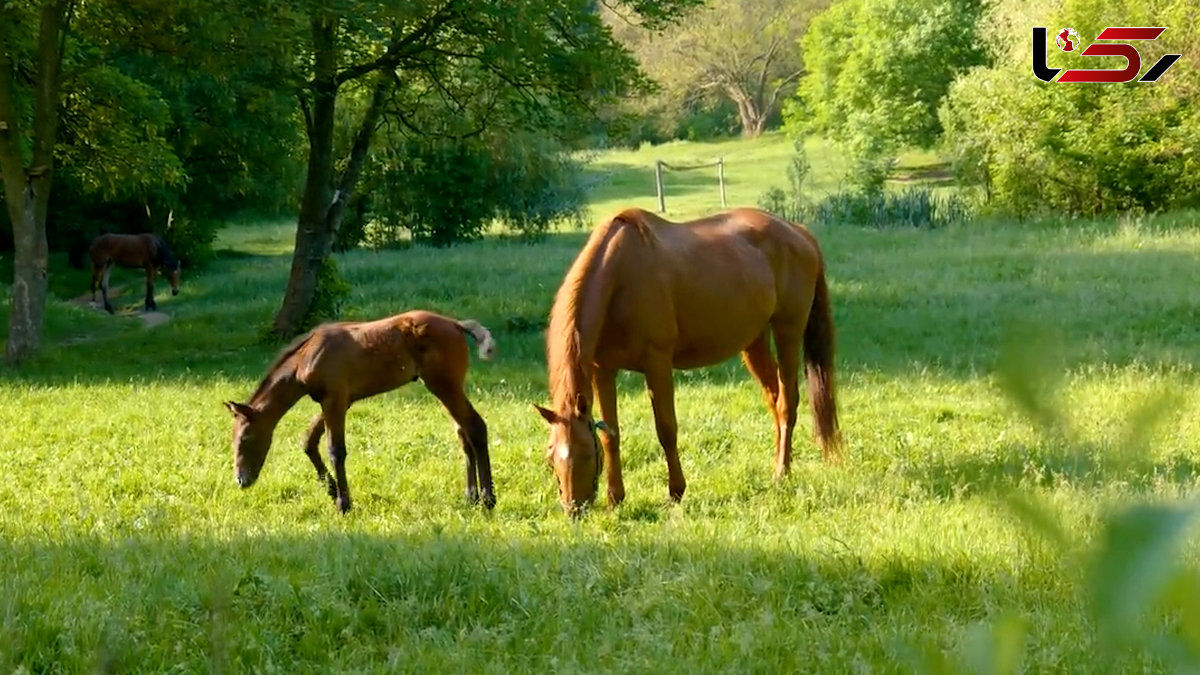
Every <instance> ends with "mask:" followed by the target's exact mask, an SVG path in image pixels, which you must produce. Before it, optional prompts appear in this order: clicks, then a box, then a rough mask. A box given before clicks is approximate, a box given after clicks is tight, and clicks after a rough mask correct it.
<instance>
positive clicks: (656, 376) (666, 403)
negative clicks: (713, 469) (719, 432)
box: [645, 355, 687, 501]
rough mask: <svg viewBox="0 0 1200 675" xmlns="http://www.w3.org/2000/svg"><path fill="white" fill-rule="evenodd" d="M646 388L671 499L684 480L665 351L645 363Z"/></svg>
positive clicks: (676, 497) (677, 497) (672, 385)
mask: <svg viewBox="0 0 1200 675" xmlns="http://www.w3.org/2000/svg"><path fill="white" fill-rule="evenodd" d="M645 374H646V388H647V389H649V390H650V405H651V406H652V407H653V408H654V428H655V430H656V431H657V432H658V442H659V444H660V445H662V449H663V455H664V456H665V457H666V460H667V488H668V491H669V492H670V495H671V499H673V500H675V501H679V500H681V499H683V491H684V490H686V489H687V481H686V480H684V478H683V468H682V467H681V466H680V465H679V448H678V446H677V442H678V433H679V426H678V424H677V422H676V421H675V380H674V377H673V376H674V372H673V367H672V364H671V358H670V356H669V355H662V356H660V357H657V358H654V359H653V360H652V361H651V363H649V364H648V365H647V366H646V367H645Z"/></svg>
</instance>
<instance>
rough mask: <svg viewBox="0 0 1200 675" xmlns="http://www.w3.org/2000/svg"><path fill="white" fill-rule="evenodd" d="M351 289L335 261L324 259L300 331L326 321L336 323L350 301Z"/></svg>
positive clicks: (331, 257) (333, 259) (329, 258)
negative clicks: (315, 288)
mask: <svg viewBox="0 0 1200 675" xmlns="http://www.w3.org/2000/svg"><path fill="white" fill-rule="evenodd" d="M352 290H353V289H352V288H351V287H350V284H349V283H347V282H346V279H345V278H344V277H342V274H341V271H339V269H338V264H337V260H336V259H335V258H334V257H333V256H329V257H327V258H325V260H324V261H323V262H322V263H321V267H320V268H319V269H318V270H317V290H316V293H315V294H314V295H313V301H312V304H311V305H309V309H308V314H307V315H305V317H304V321H303V322H302V324H301V326H300V330H301V332H302V331H306V330H308V329H310V328H312V327H313V326H316V325H318V324H321V323H324V322H326V321H336V320H337V319H339V318H341V316H342V310H343V309H344V308H345V307H346V302H347V301H348V300H349V299H350V293H351V291H352Z"/></svg>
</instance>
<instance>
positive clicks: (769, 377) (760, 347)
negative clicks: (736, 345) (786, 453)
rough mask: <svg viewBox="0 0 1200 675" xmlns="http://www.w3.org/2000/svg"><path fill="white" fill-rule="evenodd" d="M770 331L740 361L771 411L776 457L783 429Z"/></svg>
mask: <svg viewBox="0 0 1200 675" xmlns="http://www.w3.org/2000/svg"><path fill="white" fill-rule="evenodd" d="M770 334H771V333H770V329H766V330H764V331H763V333H762V335H759V336H758V338H757V339H755V340H754V342H752V343H750V346H749V347H746V350H745V351H743V352H742V361H743V362H745V364H746V369H747V370H749V371H750V374H751V375H753V376H754V379H756V380H758V383H759V384H760V385H762V391H763V398H764V399H766V401H767V409H769V410H770V411H771V419H773V420H775V454H776V456H778V454H779V449H780V447H782V446H781V445H780V443H781V442H782V441H783V427H782V425H781V424H780V417H779V410H778V405H779V367H778V366H777V365H776V364H775V357H773V356H771V339H770Z"/></svg>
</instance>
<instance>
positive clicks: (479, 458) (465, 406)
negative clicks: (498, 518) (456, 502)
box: [423, 374, 496, 509]
mask: <svg viewBox="0 0 1200 675" xmlns="http://www.w3.org/2000/svg"><path fill="white" fill-rule="evenodd" d="M423 380H424V382H425V388H426V389H428V390H429V391H430V392H431V393H432V394H433V395H434V396H436V397H437V398H438V400H439V401H441V402H442V405H443V406H445V407H446V412H448V413H450V417H452V418H453V419H454V422H455V424H457V425H458V439H459V441H460V442H461V443H462V449H463V454H464V455H466V459H467V499H469V500H471V502H472V503H475V502H478V501H480V498H481V497H482V500H483V505H484V506H485V507H486V508H488V509H491V508H492V507H494V506H495V505H496V490H495V486H494V485H493V484H492V462H491V458H490V457H489V456H488V440H487V423H485V422H484V421H483V418H482V417H480V415H479V413H478V412H476V410H475V407H474V406H472V405H471V401H470V400H468V399H467V395H466V394H465V393H464V392H463V385H462V382H461V381H454V380H453V379H452V378H449V377H446V376H444V375H431V374H426V375H424V377H423ZM477 479H478V480H477Z"/></svg>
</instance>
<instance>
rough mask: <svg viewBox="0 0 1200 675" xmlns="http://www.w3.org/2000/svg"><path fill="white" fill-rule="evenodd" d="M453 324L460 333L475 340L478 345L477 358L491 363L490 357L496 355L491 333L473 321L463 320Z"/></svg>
mask: <svg viewBox="0 0 1200 675" xmlns="http://www.w3.org/2000/svg"><path fill="white" fill-rule="evenodd" d="M454 323H456V324H458V327H459V329H461V330H462V332H464V333H466V334H468V335H470V336H471V337H473V338H475V342H476V343H478V344H479V358H481V359H483V360H484V361H491V360H492V357H493V356H495V355H496V341H495V340H493V339H492V333H491V332H490V331H489V330H488V329H486V328H484V327H483V324H481V323H479V322H478V321H476V320H474V319H465V320H463V321H455V322H454Z"/></svg>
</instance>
